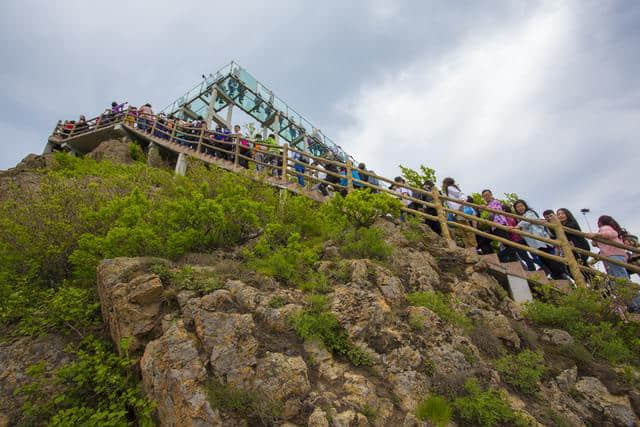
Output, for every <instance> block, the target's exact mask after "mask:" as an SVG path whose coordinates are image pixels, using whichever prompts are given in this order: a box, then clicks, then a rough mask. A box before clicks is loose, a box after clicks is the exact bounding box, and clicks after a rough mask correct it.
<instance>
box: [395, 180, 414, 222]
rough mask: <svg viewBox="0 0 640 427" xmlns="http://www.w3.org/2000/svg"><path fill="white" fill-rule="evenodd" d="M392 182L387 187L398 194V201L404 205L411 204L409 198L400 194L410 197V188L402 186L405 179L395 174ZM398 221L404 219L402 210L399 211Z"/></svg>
mask: <svg viewBox="0 0 640 427" xmlns="http://www.w3.org/2000/svg"><path fill="white" fill-rule="evenodd" d="M393 182H394V184H392V186H391V188H389V189H390V190H393V191H394V192H396V193H397V194H398V195H400V203H402V204H403V205H404V206H405V207H408V206H409V205H410V204H411V200H409V199H405V198H404V197H402V196H409V197H412V196H413V194H412V193H411V190H409V189H408V188H406V187H405V186H404V185H405V182H406V181H405V180H404V178H402V177H401V176H396V177H395V178H394V179H393ZM400 221H404V212H403V211H400Z"/></svg>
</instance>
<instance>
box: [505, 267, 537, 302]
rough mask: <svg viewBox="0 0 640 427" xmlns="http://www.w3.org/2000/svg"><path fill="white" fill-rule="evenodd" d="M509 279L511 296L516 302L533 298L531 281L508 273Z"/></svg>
mask: <svg viewBox="0 0 640 427" xmlns="http://www.w3.org/2000/svg"><path fill="white" fill-rule="evenodd" d="M507 281H508V282H509V291H510V293H511V297H512V298H513V300H514V301H515V302H526V301H531V300H533V296H532V295H531V289H529V282H528V281H527V279H523V278H522V277H518V276H512V275H511V274H507Z"/></svg>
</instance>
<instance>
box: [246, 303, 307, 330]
mask: <svg viewBox="0 0 640 427" xmlns="http://www.w3.org/2000/svg"><path fill="white" fill-rule="evenodd" d="M301 309H302V306H300V305H297V304H287V305H285V306H283V307H280V308H271V307H269V306H261V307H258V309H257V310H256V313H257V314H259V315H260V316H261V318H262V320H263V321H264V322H265V324H266V325H267V326H269V328H271V330H272V331H275V332H284V331H286V330H288V329H290V325H289V320H288V319H289V317H290V316H291V315H293V314H294V313H296V312H298V311H300V310H301Z"/></svg>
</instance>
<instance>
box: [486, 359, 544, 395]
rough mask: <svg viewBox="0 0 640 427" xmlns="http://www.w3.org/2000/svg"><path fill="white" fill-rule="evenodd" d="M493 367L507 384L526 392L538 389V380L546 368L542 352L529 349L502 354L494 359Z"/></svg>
mask: <svg viewBox="0 0 640 427" xmlns="http://www.w3.org/2000/svg"><path fill="white" fill-rule="evenodd" d="M495 367H496V369H497V370H498V372H500V374H501V377H502V379H503V380H504V381H505V382H506V383H507V384H511V385H512V386H514V387H515V388H517V389H518V390H520V391H521V392H523V393H526V394H534V393H535V392H537V391H538V390H539V387H538V382H539V381H540V378H541V377H542V374H544V372H545V370H546V368H545V366H544V355H543V354H542V352H541V351H531V350H524V351H522V352H520V353H518V354H517V355H507V356H504V357H502V358H500V359H498V360H496V361H495Z"/></svg>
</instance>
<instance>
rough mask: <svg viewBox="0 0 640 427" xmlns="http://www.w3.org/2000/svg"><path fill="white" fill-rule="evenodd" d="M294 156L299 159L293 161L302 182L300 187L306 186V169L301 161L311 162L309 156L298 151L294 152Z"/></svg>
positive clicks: (299, 180) (299, 182) (299, 181)
mask: <svg viewBox="0 0 640 427" xmlns="http://www.w3.org/2000/svg"><path fill="white" fill-rule="evenodd" d="M292 158H293V159H294V160H297V161H296V162H293V169H294V170H295V171H296V172H298V173H297V178H298V184H300V187H304V172H305V170H306V169H305V167H304V165H303V164H301V163H305V164H309V158H308V157H307V156H305V155H304V154H300V153H298V152H297V151H294V152H293V156H292ZM298 162H301V163H298Z"/></svg>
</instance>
